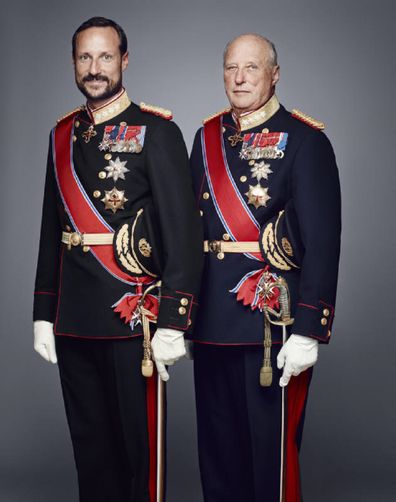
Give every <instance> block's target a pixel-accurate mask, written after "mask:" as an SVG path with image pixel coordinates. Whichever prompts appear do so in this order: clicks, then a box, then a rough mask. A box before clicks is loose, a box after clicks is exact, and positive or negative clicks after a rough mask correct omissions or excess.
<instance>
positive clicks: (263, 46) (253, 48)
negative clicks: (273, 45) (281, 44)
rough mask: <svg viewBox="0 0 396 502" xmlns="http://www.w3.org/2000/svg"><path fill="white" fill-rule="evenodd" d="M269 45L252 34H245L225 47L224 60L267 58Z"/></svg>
mask: <svg viewBox="0 0 396 502" xmlns="http://www.w3.org/2000/svg"><path fill="white" fill-rule="evenodd" d="M269 51H270V47H269V45H268V43H266V42H265V41H263V40H259V39H258V38H255V37H253V36H245V37H241V38H237V39H236V40H234V41H233V42H232V43H231V44H230V45H229V47H228V48H227V53H226V56H225V61H226V62H229V61H231V60H232V59H235V58H237V59H243V60H250V59H251V60H262V59H267V57H268V55H269Z"/></svg>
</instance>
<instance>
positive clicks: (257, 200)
mask: <svg viewBox="0 0 396 502" xmlns="http://www.w3.org/2000/svg"><path fill="white" fill-rule="evenodd" d="M245 195H246V196H247V198H248V204H251V205H252V206H254V207H255V208H256V209H258V208H259V207H266V206H267V202H268V201H269V200H270V199H271V197H270V196H269V195H268V188H264V187H262V186H261V185H259V184H257V185H255V186H252V185H249V191H248V192H246V193H245Z"/></svg>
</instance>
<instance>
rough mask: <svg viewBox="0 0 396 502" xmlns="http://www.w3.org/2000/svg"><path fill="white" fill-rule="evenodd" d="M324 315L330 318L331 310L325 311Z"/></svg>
mask: <svg viewBox="0 0 396 502" xmlns="http://www.w3.org/2000/svg"><path fill="white" fill-rule="evenodd" d="M323 315H324V316H325V317H329V315H330V310H329V309H323Z"/></svg>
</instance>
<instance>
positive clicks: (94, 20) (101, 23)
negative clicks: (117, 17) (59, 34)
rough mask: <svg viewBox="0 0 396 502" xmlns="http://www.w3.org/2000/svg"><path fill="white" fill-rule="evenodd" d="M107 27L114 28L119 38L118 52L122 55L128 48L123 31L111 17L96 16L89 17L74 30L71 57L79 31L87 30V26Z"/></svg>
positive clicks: (74, 53)
mask: <svg viewBox="0 0 396 502" xmlns="http://www.w3.org/2000/svg"><path fill="white" fill-rule="evenodd" d="M107 27H110V28H114V29H115V30H116V32H117V33H118V36H119V38H120V52H121V56H123V55H124V54H125V53H126V52H127V50H128V39H127V37H126V35H125V31H124V30H123V29H122V28H121V26H120V25H119V24H117V23H116V22H115V21H112V20H111V19H107V18H105V17H99V16H98V17H91V18H90V19H88V20H87V21H84V22H83V23H82V24H81V25H80V26H79V27H78V28H77V29H76V31H75V32H74V35H73V38H72V48H73V59H74V58H75V56H76V41H77V35H78V34H79V33H81V32H82V31H84V30H87V29H88V28H107Z"/></svg>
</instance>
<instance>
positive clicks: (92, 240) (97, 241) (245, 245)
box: [62, 232, 260, 253]
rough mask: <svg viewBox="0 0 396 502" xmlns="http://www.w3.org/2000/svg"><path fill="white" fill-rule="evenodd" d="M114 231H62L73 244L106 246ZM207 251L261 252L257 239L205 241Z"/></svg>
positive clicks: (65, 237) (67, 242) (64, 242)
mask: <svg viewBox="0 0 396 502" xmlns="http://www.w3.org/2000/svg"><path fill="white" fill-rule="evenodd" d="M113 237H114V234H113V233H106V234H80V233H79V232H62V242H63V244H67V246H68V247H69V248H70V247H71V246H104V245H109V244H113ZM204 252H205V253H260V247H259V243H258V242H257V241H246V242H230V241H204Z"/></svg>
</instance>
